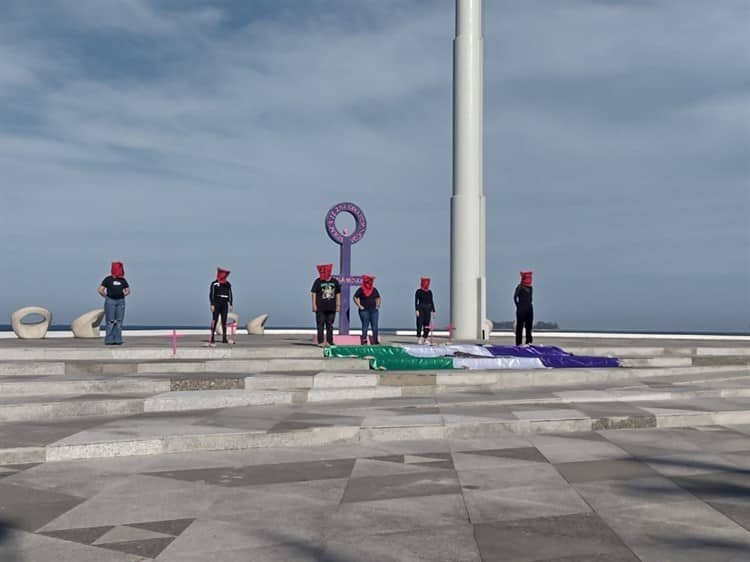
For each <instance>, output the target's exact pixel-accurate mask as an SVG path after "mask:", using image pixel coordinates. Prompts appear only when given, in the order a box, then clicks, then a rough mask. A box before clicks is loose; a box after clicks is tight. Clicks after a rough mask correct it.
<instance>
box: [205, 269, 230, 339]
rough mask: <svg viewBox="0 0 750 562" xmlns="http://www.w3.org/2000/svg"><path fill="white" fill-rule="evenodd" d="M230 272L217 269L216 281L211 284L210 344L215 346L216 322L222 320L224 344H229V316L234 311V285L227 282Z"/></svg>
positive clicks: (209, 298)
mask: <svg viewBox="0 0 750 562" xmlns="http://www.w3.org/2000/svg"><path fill="white" fill-rule="evenodd" d="M229 273H230V271H229V270H228V269H223V268H221V267H217V268H216V280H215V281H212V282H211V286H210V287H209V290H208V300H209V302H210V303H211V312H212V313H213V318H212V320H211V339H210V340H209V344H211V345H213V344H214V334H215V333H216V321H217V320H218V319H219V318H221V327H222V332H221V333H222V339H221V342H222V343H229V340H227V315H228V314H229V311H230V310H232V284H231V283H230V282H229V281H227V277H229Z"/></svg>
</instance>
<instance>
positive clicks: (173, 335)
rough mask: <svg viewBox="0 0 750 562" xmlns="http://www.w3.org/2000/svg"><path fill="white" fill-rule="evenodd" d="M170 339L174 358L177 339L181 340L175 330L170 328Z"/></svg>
mask: <svg viewBox="0 0 750 562" xmlns="http://www.w3.org/2000/svg"><path fill="white" fill-rule="evenodd" d="M170 337H171V338H172V356H173V357H174V356H175V355H177V338H181V337H182V336H181V335H179V334H178V333H177V328H172V335H171V336H170Z"/></svg>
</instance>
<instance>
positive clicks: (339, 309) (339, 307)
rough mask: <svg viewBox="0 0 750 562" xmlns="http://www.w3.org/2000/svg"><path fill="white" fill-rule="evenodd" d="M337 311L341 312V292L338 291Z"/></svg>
mask: <svg viewBox="0 0 750 562" xmlns="http://www.w3.org/2000/svg"><path fill="white" fill-rule="evenodd" d="M336 312H341V293H336Z"/></svg>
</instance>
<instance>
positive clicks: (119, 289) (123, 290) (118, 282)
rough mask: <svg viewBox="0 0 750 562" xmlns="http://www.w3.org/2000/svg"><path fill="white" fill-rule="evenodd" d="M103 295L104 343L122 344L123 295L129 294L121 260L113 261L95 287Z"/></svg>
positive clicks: (128, 286)
mask: <svg viewBox="0 0 750 562" xmlns="http://www.w3.org/2000/svg"><path fill="white" fill-rule="evenodd" d="M97 291H98V292H99V294H100V295H101V296H103V297H104V318H105V321H106V335H105V337H104V345H122V321H123V320H124V319H125V297H127V296H128V295H129V294H130V285H128V282H127V280H126V279H125V268H124V267H123V265H122V262H119V261H113V262H112V267H111V269H110V274H109V275H108V276H107V277H105V278H104V280H103V281H102V283H101V285H99V288H98V289H97Z"/></svg>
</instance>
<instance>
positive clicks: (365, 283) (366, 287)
mask: <svg viewBox="0 0 750 562" xmlns="http://www.w3.org/2000/svg"><path fill="white" fill-rule="evenodd" d="M374 282H375V277H373V276H372V275H363V276H362V286H361V287H360V288H361V289H362V294H363V295H365V296H366V297H369V296H370V295H371V294H372V291H373V289H374V288H375V287H374V286H373V283H374Z"/></svg>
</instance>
